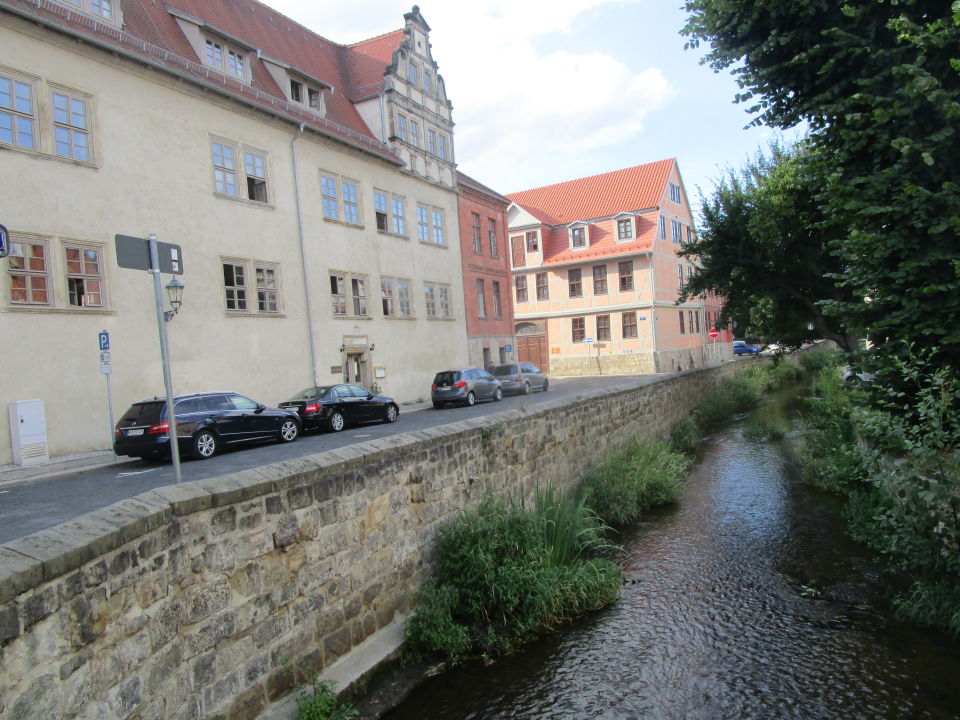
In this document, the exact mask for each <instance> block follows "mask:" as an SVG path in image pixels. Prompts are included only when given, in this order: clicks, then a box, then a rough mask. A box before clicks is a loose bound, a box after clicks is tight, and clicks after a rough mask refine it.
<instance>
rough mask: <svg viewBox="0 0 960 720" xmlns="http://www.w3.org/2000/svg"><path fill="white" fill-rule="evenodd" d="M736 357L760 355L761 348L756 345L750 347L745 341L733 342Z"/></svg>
mask: <svg viewBox="0 0 960 720" xmlns="http://www.w3.org/2000/svg"><path fill="white" fill-rule="evenodd" d="M733 354H734V355H759V354H760V348H759V347H757V346H756V345H748V344H747V343H746V341H745V340H734V341H733Z"/></svg>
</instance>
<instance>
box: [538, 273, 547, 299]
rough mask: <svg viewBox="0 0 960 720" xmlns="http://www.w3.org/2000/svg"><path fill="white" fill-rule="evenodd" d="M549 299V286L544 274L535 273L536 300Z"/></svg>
mask: <svg viewBox="0 0 960 720" xmlns="http://www.w3.org/2000/svg"><path fill="white" fill-rule="evenodd" d="M549 299H550V284H549V280H548V278H547V274H546V273H537V300H549Z"/></svg>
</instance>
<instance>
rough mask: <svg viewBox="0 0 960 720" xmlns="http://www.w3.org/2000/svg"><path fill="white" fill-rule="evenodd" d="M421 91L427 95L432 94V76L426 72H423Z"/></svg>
mask: <svg viewBox="0 0 960 720" xmlns="http://www.w3.org/2000/svg"><path fill="white" fill-rule="evenodd" d="M423 91H424V92H425V93H427V94H430V93H432V92H433V76H432V75H431V74H430V73H428V72H427V71H426V70H424V71H423Z"/></svg>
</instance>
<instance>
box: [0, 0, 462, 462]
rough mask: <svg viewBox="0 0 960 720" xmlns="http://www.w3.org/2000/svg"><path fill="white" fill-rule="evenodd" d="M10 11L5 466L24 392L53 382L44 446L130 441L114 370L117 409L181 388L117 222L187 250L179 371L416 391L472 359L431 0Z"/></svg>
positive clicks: (6, 32) (1, 144) (76, 447)
mask: <svg viewBox="0 0 960 720" xmlns="http://www.w3.org/2000/svg"><path fill="white" fill-rule="evenodd" d="M0 20H2V22H0V157H2V158H3V174H4V177H6V178H7V180H8V181H7V182H6V183H5V185H4V203H3V205H2V211H0V224H2V225H4V226H6V228H7V229H8V230H9V231H10V240H11V248H12V252H11V254H10V256H9V257H8V258H6V259H4V260H0V328H2V335H3V342H2V350H0V358H2V366H3V372H2V373H0V397H2V398H3V400H4V403H3V404H4V408H5V410H4V412H3V414H2V415H0V465H2V464H6V463H9V462H11V460H12V459H13V457H14V453H13V442H12V440H11V437H12V436H11V432H10V431H11V428H10V426H9V424H8V418H9V417H10V415H9V414H8V412H7V411H6V408H7V406H8V405H9V404H13V403H16V402H17V401H25V400H34V399H39V400H42V401H44V405H45V413H44V415H43V416H42V418H41V419H42V420H44V421H45V428H46V439H45V440H43V441H37V442H31V443H26V444H24V446H23V447H19V450H21V451H22V452H21V453H20V455H21V457H22V459H23V460H24V461H25V462H26V461H30V462H35V461H38V458H40V457H41V456H44V455H45V454H46V453H49V455H65V454H70V453H79V452H85V451H89V450H100V449H106V448H108V447H109V445H110V442H111V439H112V429H111V428H110V426H109V415H110V409H111V407H110V405H109V404H108V392H107V388H108V382H109V387H110V389H111V391H112V409H113V411H114V412H115V413H117V414H119V413H120V412H122V411H123V410H124V409H125V408H126V407H127V406H128V405H129V404H130V403H131V402H132V401H135V400H139V399H142V398H144V397H149V396H152V395H158V394H162V393H163V378H162V372H161V363H160V351H159V343H158V329H157V321H156V310H155V304H154V293H153V283H152V278H151V276H150V275H149V274H148V273H147V272H144V271H141V270H134V269H128V268H125V267H120V266H119V265H118V262H117V256H116V250H115V241H114V236H115V235H117V234H122V235H128V236H135V237H140V238H142V237H146V236H147V235H148V234H155V235H156V236H157V239H158V240H159V241H161V242H166V243H171V244H176V245H179V246H180V248H181V250H182V257H181V258H180V262H181V263H182V269H183V274H182V275H181V276H180V277H179V279H180V280H181V281H182V283H183V284H184V286H185V290H184V292H183V305H182V309H181V310H180V312H179V314H178V315H177V316H176V318H175V319H173V320H172V321H171V322H169V323H167V329H168V335H169V347H170V358H171V368H172V378H173V386H174V390H175V392H191V391H201V390H218V389H220V390H223V389H229V390H236V391H239V392H242V393H245V394H248V395H249V396H251V397H253V398H255V399H257V400H260V401H262V402H265V403H268V404H275V403H277V402H279V401H281V400H284V399H286V398H288V397H289V396H290V395H292V394H293V393H295V392H297V391H298V390H300V389H302V388H304V387H307V386H310V385H311V384H324V383H329V382H337V381H342V380H349V381H356V382H359V383H363V384H366V385H367V386H371V385H373V384H374V383H375V384H377V385H379V386H380V387H381V388H382V389H383V391H384V392H385V393H387V394H390V395H393V396H394V397H396V398H397V399H398V400H400V401H401V402H402V401H408V400H416V399H418V398H421V397H424V396H426V394H427V393H428V392H429V385H430V380H431V377H432V373H433V370H434V369H436V368H438V367H446V366H451V365H457V364H463V363H465V362H466V361H467V345H466V326H465V319H464V308H463V304H462V302H463V300H462V299H463V297H464V291H463V283H462V274H461V257H460V243H459V235H460V231H459V223H458V219H457V212H458V210H457V191H456V175H455V173H456V169H455V163H454V158H455V153H454V142H453V133H452V118H451V105H450V102H449V101H448V100H447V96H446V89H445V86H444V82H443V79H442V78H441V77H440V75H439V74H438V73H437V65H436V63H435V62H434V60H433V58H432V56H431V52H430V39H429V37H430V28H429V26H428V25H427V23H426V22H425V20H424V18H423V17H422V16H421V14H420V12H419V10H418V9H417V8H416V7H414V8H413V11H411V12H410V13H407V14H405V15H404V25H403V27H402V29H399V30H397V31H396V32H393V33H389V34H386V35H383V36H380V37H377V38H373V39H371V40H368V41H365V42H360V43H356V44H353V45H340V44H337V43H335V42H332V41H330V40H327V39H326V38H323V37H320V36H318V35H316V34H314V33H312V32H310V31H309V30H307V29H305V28H304V27H302V26H300V25H298V24H297V23H295V22H293V21H291V20H289V19H288V18H286V17H284V16H283V15H281V14H279V13H277V12H275V11H273V10H271V9H270V8H268V7H267V6H265V5H262V4H260V3H258V2H256V1H255V0H166V1H165V2H160V3H157V2H152V1H151V0H124V2H122V3H118V2H113V1H112V0H75V2H74V0H64V1H63V2H52V1H51V0H0ZM398 20H399V19H398ZM168 280H169V277H167V276H164V277H163V283H164V284H165V283H166V282H167V281H168ZM104 331H106V332H107V333H108V334H109V342H110V346H109V351H108V352H109V356H104V355H102V354H101V350H102V349H103V348H102V347H101V346H100V345H99V337H100V334H101V333H102V332H104ZM107 364H109V366H110V367H111V368H112V373H111V374H110V375H109V376H108V375H104V374H102V373H101V366H102V365H107ZM15 434H16V433H15ZM38 437H39V436H38ZM27 445H29V447H27Z"/></svg>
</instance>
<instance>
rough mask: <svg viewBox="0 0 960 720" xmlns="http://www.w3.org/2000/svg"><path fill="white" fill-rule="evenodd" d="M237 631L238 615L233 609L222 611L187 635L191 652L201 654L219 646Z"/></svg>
mask: <svg viewBox="0 0 960 720" xmlns="http://www.w3.org/2000/svg"><path fill="white" fill-rule="evenodd" d="M236 632H237V617H236V613H235V612H234V611H232V610H228V611H227V612H224V613H221V614H220V615H217V616H216V617H214V618H211V619H210V620H209V621H208V622H205V623H203V624H202V625H201V626H200V627H199V628H197V629H196V630H195V631H193V632H191V633H189V634H187V635H185V638H186V640H187V643H188V645H189V647H190V652H191V654H199V653H202V652H205V651H207V650H209V649H211V648H215V647H217V646H218V645H219V644H220V643H222V642H223V641H224V640H226V639H227V638H230V637H233V635H234V634H235V633H236Z"/></svg>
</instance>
